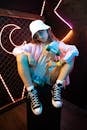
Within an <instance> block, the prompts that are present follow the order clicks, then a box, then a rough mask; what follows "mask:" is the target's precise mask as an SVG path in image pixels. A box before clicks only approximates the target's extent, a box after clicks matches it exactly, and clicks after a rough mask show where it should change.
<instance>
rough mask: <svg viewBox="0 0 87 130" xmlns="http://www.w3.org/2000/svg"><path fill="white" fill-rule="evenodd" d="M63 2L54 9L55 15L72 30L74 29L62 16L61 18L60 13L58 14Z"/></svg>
mask: <svg viewBox="0 0 87 130" xmlns="http://www.w3.org/2000/svg"><path fill="white" fill-rule="evenodd" d="M61 2H62V0H60V1H59V2H58V4H57V5H56V7H55V8H54V13H55V14H56V15H57V17H58V18H59V19H61V20H62V21H63V22H64V23H65V24H66V25H67V26H68V27H69V28H70V29H73V27H72V26H71V25H70V24H69V23H68V22H67V21H66V20H65V19H64V18H63V17H62V16H60V15H59V14H58V13H57V11H56V10H57V9H58V7H59V5H60V4H61Z"/></svg>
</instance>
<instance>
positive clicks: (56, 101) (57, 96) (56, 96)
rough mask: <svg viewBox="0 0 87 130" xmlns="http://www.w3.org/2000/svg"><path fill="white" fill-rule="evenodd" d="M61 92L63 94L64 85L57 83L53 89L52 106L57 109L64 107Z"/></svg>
mask: <svg viewBox="0 0 87 130" xmlns="http://www.w3.org/2000/svg"><path fill="white" fill-rule="evenodd" d="M61 92H62V84H60V83H58V84H56V83H55V84H54V85H53V87H52V105H53V106H54V107H56V108H61V107H62V99H61Z"/></svg>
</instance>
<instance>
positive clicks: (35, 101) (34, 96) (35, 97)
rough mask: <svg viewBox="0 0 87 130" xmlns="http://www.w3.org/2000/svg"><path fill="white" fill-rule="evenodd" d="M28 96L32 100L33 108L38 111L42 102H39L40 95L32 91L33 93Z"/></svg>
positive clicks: (30, 92)
mask: <svg viewBox="0 0 87 130" xmlns="http://www.w3.org/2000/svg"><path fill="white" fill-rule="evenodd" d="M28 95H29V97H30V99H31V105H32V108H33V109H36V108H38V107H40V101H39V98H38V95H37V91H36V90H35V89H34V90H31V91H29V92H28Z"/></svg>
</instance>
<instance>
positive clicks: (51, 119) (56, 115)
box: [26, 86, 61, 130]
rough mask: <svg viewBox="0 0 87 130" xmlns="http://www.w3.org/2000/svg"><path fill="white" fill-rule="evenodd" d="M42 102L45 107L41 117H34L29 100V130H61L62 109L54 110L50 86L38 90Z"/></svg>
mask: <svg viewBox="0 0 87 130" xmlns="http://www.w3.org/2000/svg"><path fill="white" fill-rule="evenodd" d="M37 91H38V92H39V97H40V101H41V102H42V105H43V112H42V114H41V115H39V116H37V115H34V114H33V112H32V111H31V106H30V101H29V100H27V103H26V105H27V126H28V130H42V129H44V130H47V129H49V130H52V129H53V130H60V120H61V108H54V107H53V106H52V103H51V99H52V96H51V89H50V86H45V87H42V88H40V87H39V88H37Z"/></svg>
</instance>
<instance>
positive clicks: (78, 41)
mask: <svg viewBox="0 0 87 130" xmlns="http://www.w3.org/2000/svg"><path fill="white" fill-rule="evenodd" d="M42 2H43V0H38V1H37V0H32V1H29V0H22V1H21V0H6V1H5V0H3V1H0V8H4V9H11V10H18V11H24V12H29V13H35V14H40V11H41V6H42ZM57 3H58V0H47V1H46V7H45V10H44V14H43V16H44V18H45V20H46V22H47V23H48V24H49V25H51V26H52V29H53V32H54V33H55V35H56V36H58V37H59V39H61V38H62V37H63V36H65V34H67V32H68V31H69V28H68V27H67V26H66V25H65V24H64V23H63V22H62V21H61V20H60V19H59V18H58V17H57V16H56V15H55V14H54V12H53V9H54V8H55V6H56V5H57ZM58 12H59V13H60V14H61V16H63V17H64V18H65V19H66V20H67V21H69V22H70V23H71V24H72V25H73V30H74V37H72V38H71V39H70V41H69V43H72V44H75V45H76V46H77V48H78V49H79V52H80V55H79V57H78V58H77V59H76V62H75V67H74V69H73V72H72V73H71V75H70V79H71V84H70V86H68V87H67V88H66V90H64V95H63V96H64V97H65V98H66V99H67V100H69V101H71V102H73V103H75V104H77V105H79V106H80V107H82V108H87V100H86V99H87V94H86V92H87V88H86V87H87V69H86V66H87V60H86V55H87V1H86V0H83V1H82V0H79V1H78V0H75V1H73V0H64V1H62V4H61V5H60V7H59V9H58Z"/></svg>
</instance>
